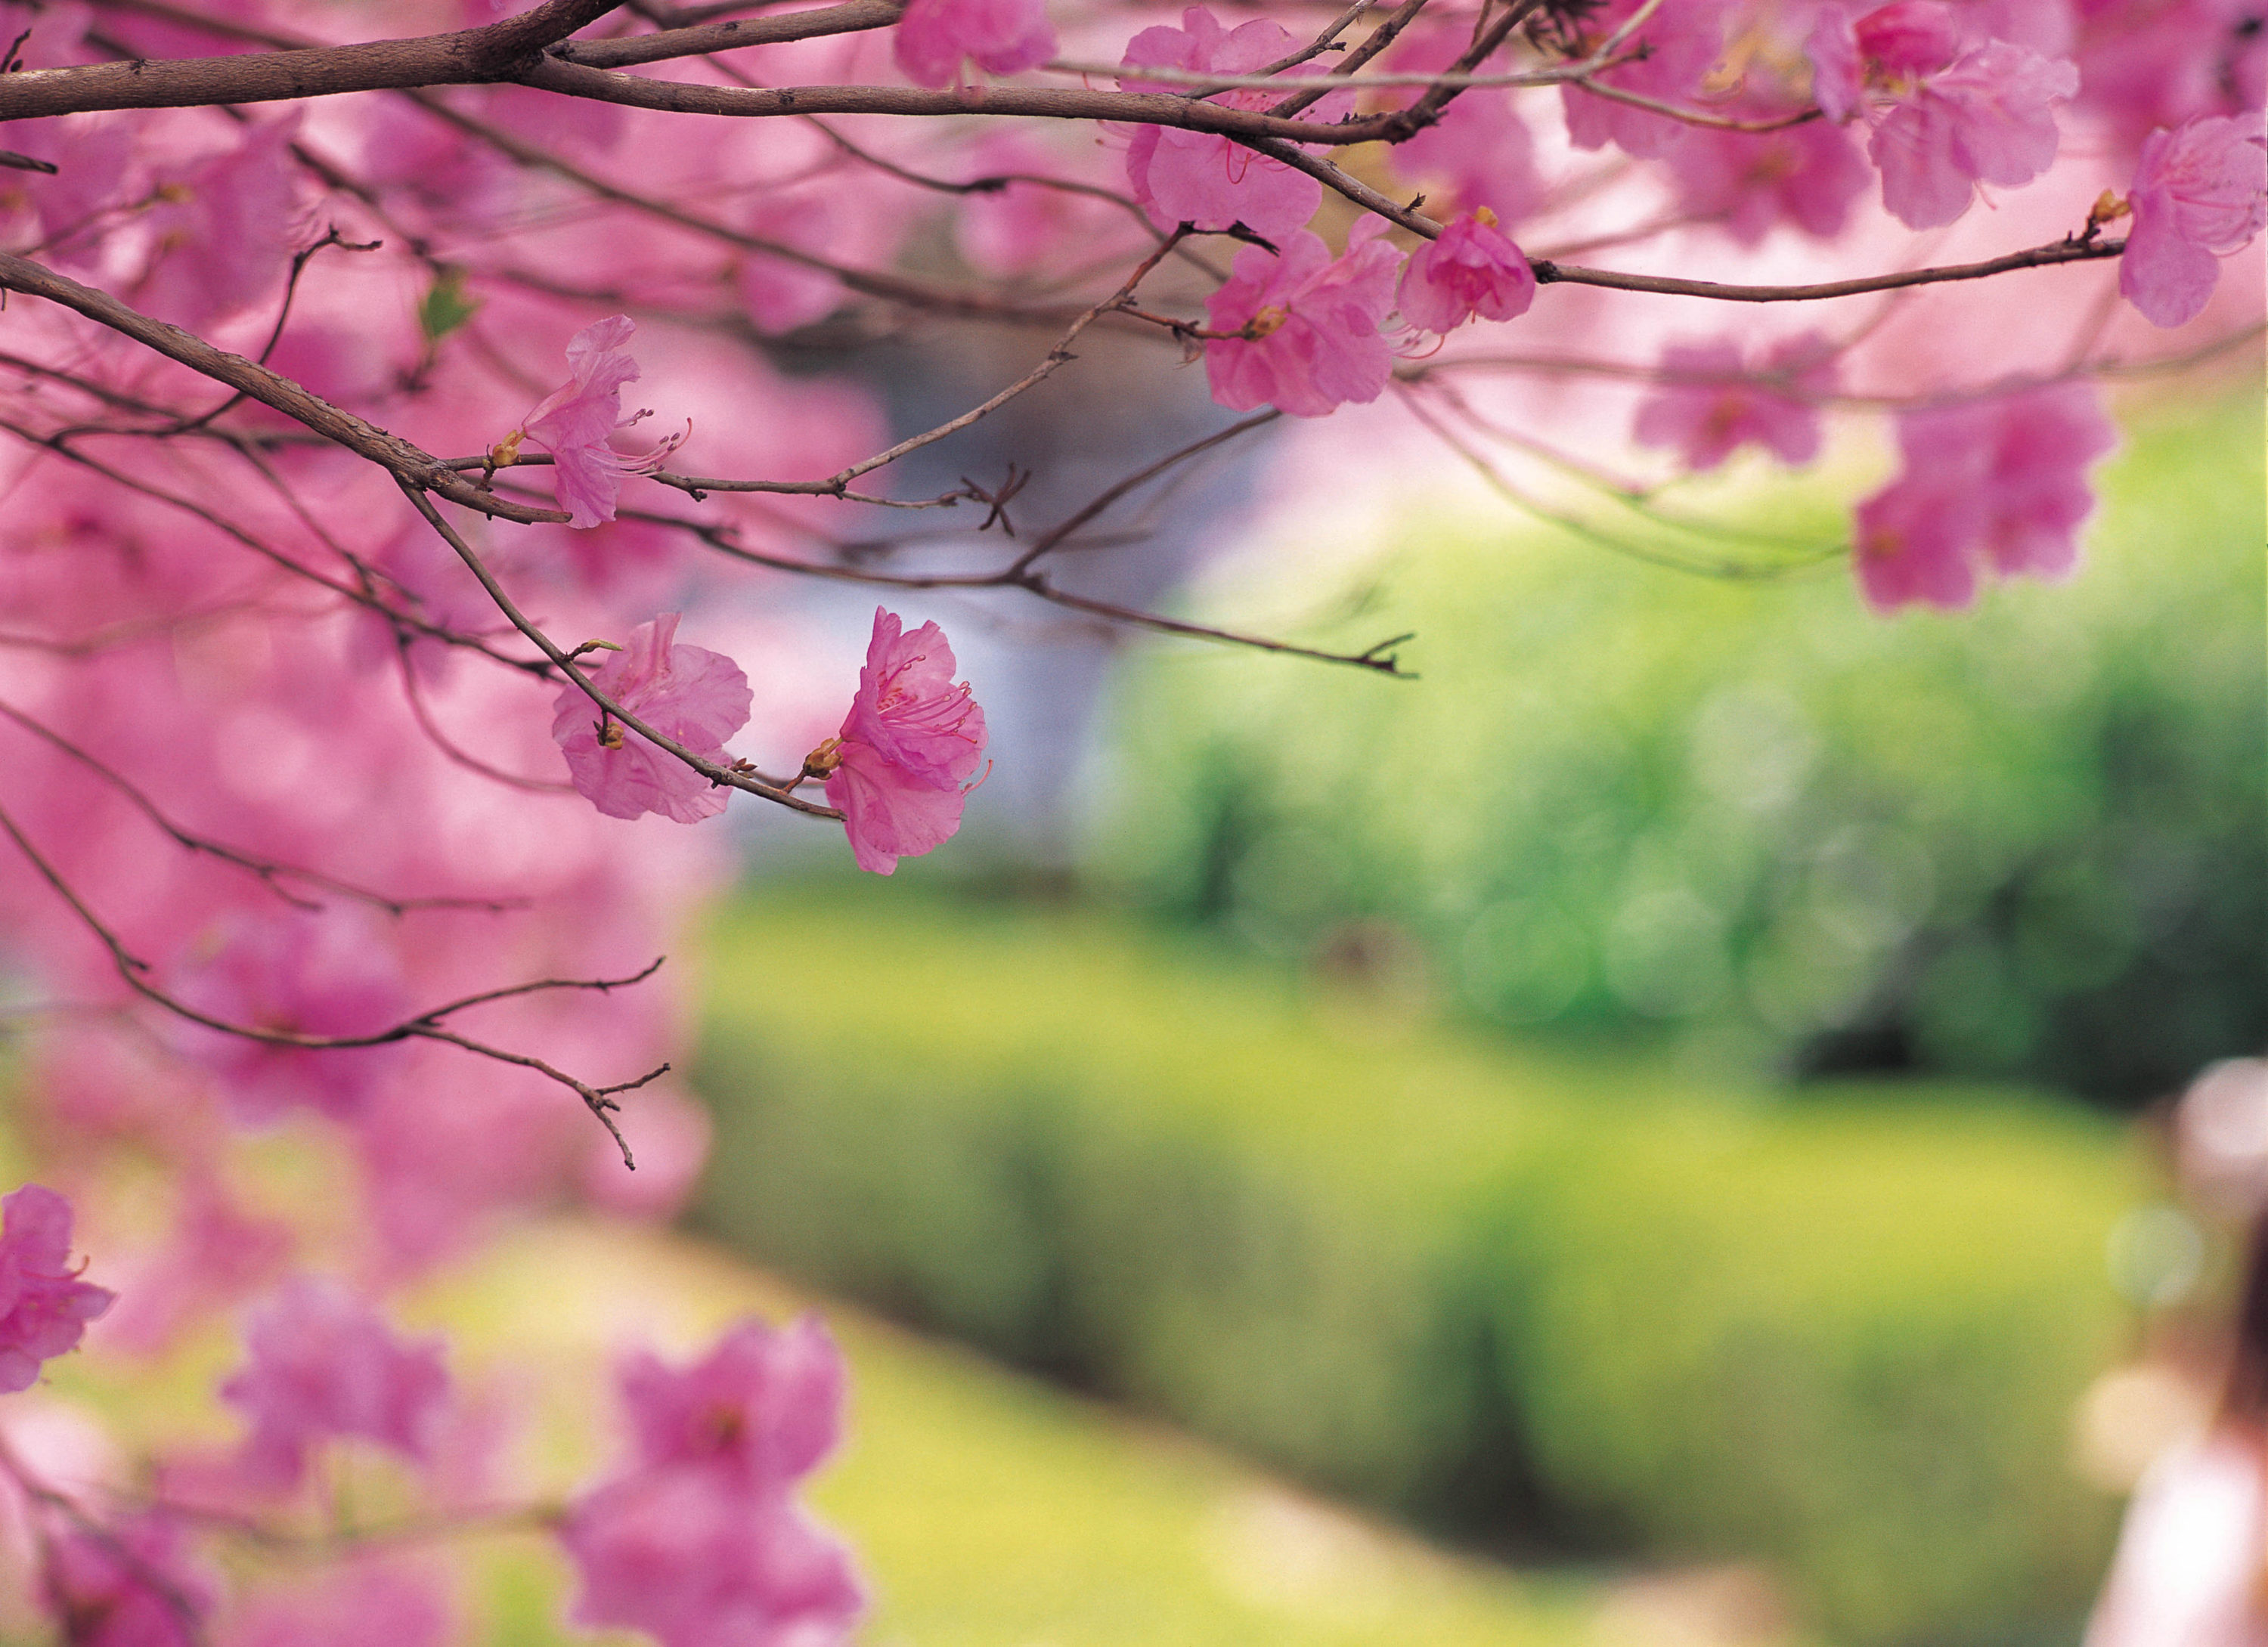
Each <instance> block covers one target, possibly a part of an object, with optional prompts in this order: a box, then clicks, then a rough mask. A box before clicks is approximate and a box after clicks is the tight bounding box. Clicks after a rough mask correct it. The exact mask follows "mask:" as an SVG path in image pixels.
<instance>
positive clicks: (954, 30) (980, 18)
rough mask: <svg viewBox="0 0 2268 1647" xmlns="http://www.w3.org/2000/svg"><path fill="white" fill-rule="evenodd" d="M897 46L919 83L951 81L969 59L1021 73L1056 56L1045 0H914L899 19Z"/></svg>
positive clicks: (996, 71) (899, 56)
mask: <svg viewBox="0 0 2268 1647" xmlns="http://www.w3.org/2000/svg"><path fill="white" fill-rule="evenodd" d="M893 50H894V52H895V55H896V57H897V60H898V67H899V68H900V69H901V70H903V71H904V72H905V76H906V78H908V79H909V80H911V81H913V82H914V83H915V84H916V85H952V84H953V82H954V78H955V77H957V76H958V75H959V74H960V73H961V63H962V62H963V61H964V60H973V61H974V62H976V66H977V67H978V68H980V69H983V70H988V71H990V73H993V74H1015V73H1018V72H1020V70H1026V69H1029V68H1033V67H1035V65H1037V64H1040V63H1043V62H1046V61H1047V60H1048V59H1049V58H1050V57H1052V56H1054V55H1056V32H1055V29H1054V27H1053V26H1051V25H1050V24H1049V22H1048V11H1047V7H1046V5H1045V4H1042V0H913V4H911V5H909V6H908V7H907V8H906V10H905V14H904V15H903V16H902V17H901V18H899V19H898V27H897V34H896V37H895V41H894V43H893Z"/></svg>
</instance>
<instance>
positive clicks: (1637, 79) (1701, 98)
mask: <svg viewBox="0 0 2268 1647" xmlns="http://www.w3.org/2000/svg"><path fill="white" fill-rule="evenodd" d="M1640 4H1642V0H1609V4H1605V5H1603V6H1602V7H1600V8H1598V9H1597V10H1596V11H1590V12H1589V14H1588V15H1587V17H1586V18H1585V25H1586V34H1587V40H1588V42H1589V44H1590V45H1592V46H1593V47H1596V46H1598V45H1600V44H1602V43H1603V42H1604V41H1605V40H1606V37H1607V36H1608V35H1609V33H1613V31H1614V30H1615V29H1616V28H1618V27H1619V26H1622V25H1623V24H1624V23H1626V22H1628V21H1629V20H1630V18H1631V16H1632V15H1633V14H1634V13H1635V12H1636V11H1638V6H1639V5H1640ZM1733 11H1734V8H1733V6H1732V5H1731V4H1729V0H1682V3H1681V4H1676V5H1665V6H1662V7H1661V8H1660V9H1659V10H1658V11H1655V12H1654V14H1653V16H1652V17H1651V18H1647V19H1646V22H1645V23H1644V24H1643V25H1641V26H1639V28H1638V32H1637V33H1636V34H1634V35H1633V36H1632V37H1631V39H1629V40H1625V41H1624V44H1623V47H1622V48H1621V49H1622V51H1623V52H1624V53H1627V54H1631V55H1632V56H1633V61H1631V62H1625V63H1624V64H1622V65H1621V66H1620V67H1618V68H1616V69H1612V70H1609V71H1607V72H1606V73H1605V74H1604V75H1602V76H1601V77H1600V80H1601V84H1602V85H1611V86H1614V87H1616V88H1617V89H1619V90H1621V91H1624V92H1636V93H1638V95H1639V96H1641V97H1650V98H1653V99H1655V100H1657V101H1659V102H1664V103H1668V104H1671V105H1673V106H1675V107H1683V108H1696V107H1703V106H1704V105H1705V102H1706V100H1707V99H1706V97H1705V80H1706V78H1707V77H1708V76H1709V74H1710V72H1711V71H1712V70H1713V69H1714V68H1715V67H1716V66H1717V65H1718V63H1719V62H1720V61H1721V60H1722V59H1723V57H1724V55H1725V48H1726V25H1727V21H1728V20H1729V19H1730V18H1731V16H1732V14H1733ZM1559 95H1560V97H1561V99H1562V100H1563V102H1564V103H1565V108H1566V114H1567V136H1568V137H1569V139H1570V140H1571V141H1572V143H1574V145H1575V146H1576V147H1577V148H1578V149H1598V148H1602V147H1604V146H1605V145H1606V144H1607V143H1614V144H1615V145H1616V147H1618V148H1620V149H1622V150H1623V151H1624V152H1625V153H1628V154H1633V155H1636V156H1638V158H1640V159H1647V160H1652V159H1659V158H1661V156H1663V155H1666V154H1668V153H1669V152H1670V151H1672V150H1673V149H1675V147H1676V146H1677V145H1678V144H1679V143H1683V142H1684V141H1685V139H1686V137H1687V136H1689V135H1690V133H1691V132H1692V130H1693V128H1692V127H1690V126H1689V125H1687V124H1686V123H1685V122H1684V121H1679V120H1674V119H1671V118H1670V117H1669V116H1668V115H1666V114H1656V113H1654V112H1653V110H1651V109H1646V108H1638V107H1632V106H1631V105H1630V104H1628V103H1623V102H1618V101H1616V100H1615V99H1610V98H1605V97H1601V96H1599V95H1598V94H1597V93H1596V92H1592V91H1590V90H1588V89H1587V88H1586V87H1584V86H1581V85H1572V84H1571V85H1564V86H1562V87H1560V89H1559Z"/></svg>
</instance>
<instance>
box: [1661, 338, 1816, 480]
mask: <svg viewBox="0 0 2268 1647" xmlns="http://www.w3.org/2000/svg"><path fill="white" fill-rule="evenodd" d="M1661 369H1662V371H1663V372H1664V374H1665V375H1666V376H1667V378H1668V381H1667V382H1665V383H1663V384H1662V385H1661V386H1660V387H1659V388H1657V389H1656V390H1655V391H1654V392H1653V393H1652V394H1650V395H1648V396H1647V397H1646V400H1645V401H1642V402H1641V403H1640V404H1639V406H1638V417H1637V420H1636V422H1635V423H1634V425H1633V427H1632V431H1631V432H1632V433H1633V434H1635V435H1636V436H1637V437H1638V441H1639V443H1640V444H1641V445H1648V446H1668V447H1672V448H1674V449H1675V451H1676V452H1677V455H1678V457H1679V458H1680V459H1681V460H1683V462H1684V464H1685V467H1687V468H1689V469H1713V468H1715V467H1717V466H1718V465H1719V464H1720V463H1722V462H1724V460H1726V459H1727V458H1729V457H1731V456H1732V455H1733V453H1734V452H1736V451H1738V450H1739V449H1740V448H1741V447H1742V446H1744V445H1751V444H1753V445H1759V446H1763V447H1764V448H1766V449H1767V450H1768V451H1770V452H1771V453H1772V455H1773V456H1775V457H1777V458H1778V459H1779V460H1780V461H1781V462H1783V463H1808V462H1810V461H1811V460H1812V459H1814V458H1815V457H1817V456H1818V455H1819V408H1818V405H1817V397H1818V396H1820V395H1822V394H1825V393H1830V392H1831V391H1832V390H1833V388H1834V386H1835V364H1834V357H1833V346H1832V345H1831V344H1830V343H1829V342H1828V341H1827V340H1826V338H1824V337H1823V336H1821V335H1819V334H1818V333H1816V332H1806V333H1804V334H1803V335H1800V336H1798V337H1792V338H1789V339H1787V340H1786V342H1782V343H1780V344H1779V345H1778V346H1777V347H1776V348H1774V349H1772V350H1771V352H1770V353H1769V354H1767V355H1766V356H1765V357H1764V364H1763V365H1762V366H1761V367H1759V368H1757V369H1756V370H1755V371H1749V369H1747V368H1745V367H1744V366H1743V365H1742V361H1741V351H1740V348H1739V346H1738V345H1737V344H1735V343H1734V342H1732V341H1731V340H1730V339H1727V338H1718V339H1712V340H1711V341H1709V342H1696V343H1672V344H1671V345H1669V347H1668V348H1667V349H1664V350H1662V354H1661Z"/></svg>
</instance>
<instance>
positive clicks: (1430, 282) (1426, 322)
mask: <svg viewBox="0 0 2268 1647" xmlns="http://www.w3.org/2000/svg"><path fill="white" fill-rule="evenodd" d="M1400 302H1401V306H1402V318H1403V320H1407V321H1408V322H1409V323H1410V325H1412V326H1414V327H1417V328H1418V330H1419V331H1421V332H1441V333H1448V332H1454V331H1455V330H1456V329H1457V327H1461V326H1462V325H1463V324H1464V323H1465V322H1466V321H1468V320H1473V319H1475V318H1476V317H1477V318H1478V319H1481V320H1512V319H1513V318H1514V317H1516V316H1519V315H1522V314H1526V313H1527V312H1528V305H1529V304H1531V303H1533V302H1535V270H1533V269H1531V268H1528V260H1527V259H1526V258H1525V257H1523V256H1521V252H1520V248H1519V247H1518V246H1514V245H1513V243H1512V239H1511V237H1510V236H1508V235H1506V233H1505V232H1504V231H1503V230H1501V229H1499V228H1498V227H1497V217H1496V213H1494V212H1493V211H1491V210H1489V209H1488V208H1487V207H1485V206H1484V207H1482V208H1481V209H1480V210H1478V211H1475V212H1468V213H1467V214H1466V215H1465V216H1463V217H1459V218H1458V219H1457V220H1456V221H1455V222H1454V223H1452V224H1450V225H1449V226H1448V227H1447V228H1446V229H1444V230H1442V231H1441V232H1440V237H1439V238H1438V239H1432V240H1428V241H1427V242H1426V243H1425V245H1423V246H1419V247H1418V249H1417V250H1416V251H1414V252H1412V253H1411V254H1410V261H1408V262H1407V263H1405V264H1404V265H1403V268H1402V285H1401V297H1400Z"/></svg>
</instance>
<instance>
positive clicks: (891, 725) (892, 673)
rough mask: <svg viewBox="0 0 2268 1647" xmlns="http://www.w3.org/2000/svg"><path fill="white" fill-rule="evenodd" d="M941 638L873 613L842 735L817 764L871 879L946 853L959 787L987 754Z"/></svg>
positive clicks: (971, 702) (930, 627) (980, 721)
mask: <svg viewBox="0 0 2268 1647" xmlns="http://www.w3.org/2000/svg"><path fill="white" fill-rule="evenodd" d="M958 666H959V665H957V663H956V662H955V660H954V656H953V648H952V646H951V645H950V644H948V643H947V642H946V638H945V631H944V630H943V629H939V628H938V626H937V625H936V624H935V623H924V624H923V625H922V626H921V628H919V629H916V630H914V631H913V633H912V634H910V635H909V634H907V633H905V632H904V626H903V625H902V622H901V621H899V618H898V614H896V613H895V612H886V611H884V610H883V609H882V608H881V607H875V608H874V633H873V637H872V638H871V639H870V640H869V641H868V642H867V643H866V662H865V667H864V668H862V669H860V670H859V671H858V692H857V694H856V695H853V696H852V698H851V712H850V713H849V714H848V715H846V716H844V717H843V730H842V731H841V732H839V733H837V734H836V738H835V739H833V740H832V746H831V747H830V746H829V745H827V744H822V745H821V746H820V754H818V755H817V756H816V757H815V758H814V765H815V766H816V767H817V768H818V769H821V770H823V771H825V772H826V773H827V775H828V776H827V800H828V805H831V806H837V807H840V808H841V809H842V811H843V833H844V834H846V835H849V836H850V837H851V856H852V857H854V858H855V859H857V861H858V867H859V868H860V869H863V870H867V871H872V872H873V873H874V874H877V875H887V874H890V873H891V872H893V871H895V870H896V868H897V866H898V860H899V859H900V858H902V857H920V856H921V855H922V854H923V853H924V852H928V851H931V850H932V849H935V848H938V847H940V846H943V845H944V844H945V843H946V842H947V841H950V840H951V839H952V838H953V836H954V831H956V830H958V829H959V828H960V827H961V807H962V805H963V804H964V801H965V800H966V798H967V790H964V789H963V788H962V785H963V784H964V783H966V782H967V780H968V775H969V774H970V773H972V772H974V771H976V762H977V761H978V760H979V759H980V758H982V756H983V754H984V740H985V730H984V711H983V710H981V709H979V708H978V707H977V705H976V699H974V698H973V697H971V696H970V695H969V691H968V682H967V681H965V680H964V681H961V682H958V683H956V682H955V681H954V678H953V672H954V669H955V668H957V667H958Z"/></svg>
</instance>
